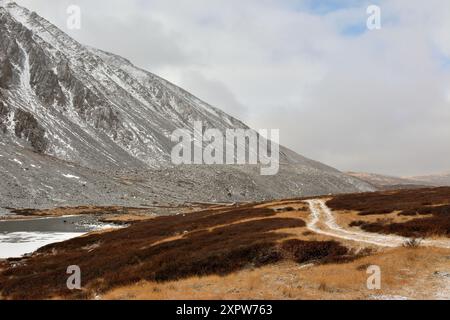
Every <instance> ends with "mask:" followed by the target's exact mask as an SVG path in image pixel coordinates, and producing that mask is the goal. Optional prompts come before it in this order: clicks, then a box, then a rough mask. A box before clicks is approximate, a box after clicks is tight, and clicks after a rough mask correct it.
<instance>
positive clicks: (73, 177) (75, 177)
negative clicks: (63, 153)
mask: <svg viewBox="0 0 450 320" xmlns="http://www.w3.org/2000/svg"><path fill="white" fill-rule="evenodd" d="M63 177H66V178H69V179H80V177H77V176H74V175H72V174H63Z"/></svg>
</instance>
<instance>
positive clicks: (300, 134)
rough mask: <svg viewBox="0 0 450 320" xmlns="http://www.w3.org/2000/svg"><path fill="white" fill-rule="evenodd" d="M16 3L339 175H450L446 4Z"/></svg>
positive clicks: (312, 0)
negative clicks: (77, 16) (372, 16)
mask: <svg viewBox="0 0 450 320" xmlns="http://www.w3.org/2000/svg"><path fill="white" fill-rule="evenodd" d="M17 2H18V3H19V4H21V5H24V6H26V7H28V8H29V9H31V10H34V11H36V12H37V13H39V14H40V15H41V16H43V17H45V18H47V19H48V20H50V21H51V22H53V23H55V24H56V25H57V26H59V27H60V28H61V29H63V30H64V31H66V32H67V33H69V34H70V35H71V36H73V37H74V38H75V39H77V40H78V41H80V42H82V43H85V44H88V45H91V46H95V47H98V48H101V49H104V50H108V51H111V52H114V53H117V54H120V55H122V56H124V57H126V58H128V59H130V60H131V61H132V62H133V63H135V64H136V65H138V66H140V67H143V68H145V69H147V70H149V71H152V72H154V73H156V74H158V75H160V76H162V77H164V78H166V79H168V80H170V81H172V82H174V83H176V84H178V85H179V86H181V87H183V88H185V89H187V90H188V91H190V92H192V93H193V94H195V95H197V96H198V97H200V98H202V99H204V100H206V101H207V102H209V103H210V104H213V105H215V106H217V107H219V108H221V109H223V110H225V111H226V112H228V113H230V114H231V115H233V116H236V117H238V118H240V119H241V120H243V121H245V122H246V123H247V124H249V125H250V126H252V127H254V128H256V129H258V128H279V129H280V130H281V131H280V136H281V142H282V143H283V144H284V145H286V146H288V147H290V148H292V149H293V150H295V151H297V152H299V153H300V154H303V155H305V156H307V157H310V158H313V159H315V160H319V161H322V162H325V163H327V164H329V165H332V166H334V167H336V168H338V169H340V170H353V171H368V172H376V173H385V174H393V175H404V176H406V175H417V174H427V173H438V172H448V171H450V161H449V159H450V1H448V0H428V1H423V0H385V1H383V0H380V1H375V0H373V1H364V0H359V1H355V0H340V1H338V0H322V1H321V0H298V1H296V0H95V1H92V0H70V1H66V0H18V1H17ZM70 4H75V5H79V6H80V8H81V14H82V15H81V17H82V20H81V23H82V25H81V29H80V30H68V29H67V24H66V21H67V17H68V15H67V13H66V10H67V7H68V6H69V5H70ZM370 4H375V5H378V6H379V7H380V8H381V23H382V25H381V29H380V30H368V29H367V27H366V20H367V18H368V15H367V13H366V10H367V7H368V6H369V5H370Z"/></svg>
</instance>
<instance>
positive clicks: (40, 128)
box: [0, 2, 372, 205]
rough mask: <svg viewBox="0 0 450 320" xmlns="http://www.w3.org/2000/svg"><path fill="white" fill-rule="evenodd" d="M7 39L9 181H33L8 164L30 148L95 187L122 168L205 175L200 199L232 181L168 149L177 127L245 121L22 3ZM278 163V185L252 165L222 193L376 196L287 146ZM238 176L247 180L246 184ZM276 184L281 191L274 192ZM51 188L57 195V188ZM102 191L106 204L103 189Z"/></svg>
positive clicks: (11, 13)
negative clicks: (180, 163) (72, 167)
mask: <svg viewBox="0 0 450 320" xmlns="http://www.w3.org/2000/svg"><path fill="white" fill-rule="evenodd" d="M0 4H1V2H0ZM0 42H1V43H2V46H1V47H0V141H3V145H2V144H0V151H2V149H3V155H4V156H3V157H0V166H1V167H2V168H8V170H6V172H7V173H8V175H7V176H6V177H4V179H2V180H3V183H7V182H8V181H16V180H17V179H19V180H20V179H22V178H27V177H28V178H30V179H31V178H32V177H31V176H30V175H31V173H30V170H23V168H22V167H21V166H18V167H17V168H15V169H14V168H11V163H10V162H11V161H13V162H14V159H16V158H14V157H12V156H10V152H17V153H19V154H23V153H27V154H28V152H29V151H30V149H31V150H32V151H34V152H35V153H36V154H35V155H34V156H35V157H40V156H42V157H45V156H46V155H50V156H53V157H56V158H58V159H59V160H58V161H56V160H55V161H56V162H54V163H53V162H50V163H49V164H48V168H47V170H46V173H45V174H46V175H48V177H49V179H50V180H52V179H51V178H53V175H52V173H51V172H52V169H53V165H56V163H58V164H57V165H56V166H59V165H62V166H65V165H66V162H64V161H68V162H70V163H74V164H76V165H77V166H80V168H83V170H86V173H87V174H86V182H89V180H91V181H93V183H94V184H95V178H94V176H95V175H94V176H92V177H91V176H90V174H89V173H90V172H91V171H92V170H96V171H98V172H102V173H107V174H108V175H111V176H114V175H115V174H116V171H117V170H121V171H124V168H126V170H130V171H132V172H134V171H133V170H136V169H139V170H140V174H141V175H144V174H145V172H147V174H151V175H156V176H158V175H157V174H154V172H158V170H163V169H162V168H166V170H171V171H173V172H174V174H175V175H177V174H178V173H179V172H188V171H189V170H191V171H193V172H195V173H196V177H197V176H202V174H206V176H209V177H210V179H212V181H203V180H200V181H199V185H198V187H199V194H196V193H194V194H192V195H191V194H190V197H189V199H192V196H193V197H194V199H197V198H199V199H200V198H201V199H204V198H206V199H216V198H222V197H221V196H220V195H215V194H213V193H212V191H210V190H208V189H206V188H207V187H208V186H209V185H208V184H211V183H212V185H213V186H214V185H221V180H222V179H224V178H222V177H218V176H216V175H215V174H214V172H215V169H213V168H211V167H208V166H201V167H200V168H196V169H195V170H194V169H192V167H184V168H181V167H179V168H167V167H171V161H170V152H171V150H172V147H173V146H174V143H172V142H171V140H170V135H171V133H172V132H173V131H174V130H176V129H183V128H184V129H190V130H192V127H193V121H202V123H203V125H204V127H206V128H217V129H219V130H222V131H223V130H225V129H227V128H247V126H246V125H245V124H243V123H242V122H240V121H239V120H237V119H235V118H233V117H231V116H229V115H227V114H225V113H224V112H222V111H220V110H219V109H217V108H214V107H212V106H210V105H208V104H206V103H205V102H203V101H201V100H199V99H198V98H196V97H194V96H192V95H191V94H189V93H188V92H186V91H185V90H183V89H181V88H178V87H177V86H175V85H173V84H171V83H169V82H168V81H166V80H164V79H161V78H160V77H158V76H156V75H153V74H151V73H149V72H147V71H145V70H142V69H139V68H137V67H135V66H133V65H132V64H131V63H130V62H129V61H128V60H126V59H124V58H121V57H119V56H116V55H114V54H110V53H107V52H103V51H100V50H97V49H94V48H90V47H86V46H83V45H82V44H80V43H78V42H77V41H75V40H73V39H72V38H70V37H69V36H68V35H66V34H65V33H64V32H62V31H61V30H59V29H58V28H57V27H55V26H54V25H52V24H51V23H50V22H48V21H46V20H45V19H43V18H41V17H40V16H38V15H37V14H36V13H34V12H30V11H28V10H27V9H25V8H22V7H20V6H18V5H16V4H15V3H7V4H3V5H1V6H0ZM6 146H8V148H13V149H14V150H15V151H12V150H11V149H7V147H6ZM21 150H22V151H21ZM24 150H26V151H24ZM250 152H256V150H250ZM11 158H12V159H11ZM17 160H19V159H17ZM19 161H21V162H22V160H19ZM61 161H62V162H61ZM43 162H45V161H43ZM280 162H281V163H282V164H283V166H287V168H288V169H283V170H282V171H284V172H285V173H286V174H285V175H284V176H283V175H282V174H280V175H277V176H275V177H271V178H270V179H269V178H267V179H263V178H261V177H259V176H258V172H257V170H255V168H253V167H251V166H248V167H246V168H245V169H244V171H245V172H243V171H242V168H241V167H236V166H227V167H226V169H224V170H226V171H227V172H230V173H232V176H236V178H239V179H236V180H233V179H232V180H229V181H226V180H224V181H223V183H225V184H227V185H228V187H225V188H224V189H221V190H222V191H223V190H226V189H227V188H228V189H230V188H231V186H234V188H235V189H239V190H240V191H239V192H238V193H239V194H241V196H237V195H234V194H233V192H231V194H232V195H231V196H229V194H230V192H228V191H226V192H224V193H225V194H226V195H227V196H226V198H227V199H229V200H236V199H241V200H242V199H260V198H265V197H271V196H272V197H275V196H276V197H282V196H292V195H300V194H305V195H306V194H310V193H314V194H317V193H329V192H333V193H335V192H355V191H367V190H372V188H371V187H370V186H369V185H368V184H365V183H363V182H361V181H360V180H358V179H355V178H351V177H348V176H346V175H344V174H342V173H340V172H339V171H337V170H335V169H333V168H331V167H329V166H326V165H324V164H321V163H319V162H316V161H313V160H310V159H307V158H305V157H302V156H300V155H298V154H296V153H295V152H293V151H291V150H289V149H286V148H284V147H280ZM16 164H18V163H17V162H16ZM46 165H47V164H46ZM152 170H153V171H152ZM287 173H289V174H287ZM3 174H5V172H3ZM182 176H183V175H182ZM240 177H243V178H244V179H243V180H242V181H241V179H240ZM189 178H190V179H194V180H195V177H189ZM261 179H262V180H261ZM31 180H33V179H31ZM161 180H162V181H159V182H160V183H167V185H166V189H167V190H168V191H167V193H170V194H171V195H170V197H172V198H186V194H184V195H183V194H181V195H180V194H179V192H183V190H179V189H177V188H175V187H174V185H173V184H172V182H170V181H166V180H165V178H164V177H161ZM169 180H170V179H169ZM175 180H176V179H175ZM33 181H34V180H33ZM58 181H59V176H58V179H56V180H55V185H53V186H52V187H53V188H55V189H58V188H61V187H62V188H64V185H63V184H60V183H59V182H58ZM255 181H259V183H260V184H259V185H257V187H256V189H258V190H261V192H260V193H258V192H256V191H255V193H254V194H252V193H251V192H248V193H245V192H244V194H245V195H242V192H243V191H242V190H246V189H249V190H250V189H251V188H250V187H249V186H250V185H254V184H257V183H258V182H255ZM214 183H215V184H214ZM234 183H236V184H237V185H234ZM20 185H21V187H23V188H25V189H27V188H28V189H30V190H31V191H30V190H28V191H26V192H24V197H25V199H28V198H30V197H31V196H30V195H29V194H30V193H28V195H27V192H31V194H35V190H37V189H39V188H40V186H36V185H35V184H34V183H29V185H28V186H24V185H23V182H21V183H20ZM268 185H273V186H274V189H268V190H266V189H267V187H268ZM292 185H293V186H301V185H303V186H304V187H303V188H300V187H298V189H302V190H301V191H297V192H296V190H295V187H292ZM202 186H203V187H202ZM171 188H172V189H171ZM119 189H120V188H119ZM63 190H64V189H63ZM202 190H203V191H202ZM47 192H48V197H49V198H52V192H51V191H48V190H47ZM96 192H97V193H98V196H99V197H100V198H101V196H102V193H101V191H96ZM63 193H64V192H63ZM94 193H95V192H94ZM119 193H120V192H119ZM68 194H69V195H66V196H65V197H63V198H65V199H66V200H67V201H71V200H72V199H73V197H74V196H73V195H70V192H69V193H68ZM4 196H6V195H4ZM31 198H32V199H33V205H34V204H36V205H38V204H39V203H40V202H41V200H42V199H41V198H42V197H40V196H38V195H35V196H33V197H31ZM95 199H97V200H98V198H95ZM113 200H114V199H112V200H111V201H113ZM17 201H18V200H17ZM46 203H47V202H46Z"/></svg>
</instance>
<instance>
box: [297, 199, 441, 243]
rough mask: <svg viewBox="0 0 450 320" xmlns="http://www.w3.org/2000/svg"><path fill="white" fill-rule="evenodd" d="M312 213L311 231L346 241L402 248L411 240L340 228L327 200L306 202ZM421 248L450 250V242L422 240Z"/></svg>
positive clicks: (309, 226)
mask: <svg viewBox="0 0 450 320" xmlns="http://www.w3.org/2000/svg"><path fill="white" fill-rule="evenodd" d="M305 202H306V203H308V205H309V208H310V211H311V219H310V220H309V222H308V223H307V227H308V229H309V230H311V231H313V232H316V233H319V234H323V235H327V236H331V237H335V238H340V239H345V240H351V241H357V242H364V243H368V244H372V245H377V246H381V247H391V248H394V247H400V246H402V245H404V244H405V243H406V242H407V241H409V240H411V238H406V237H401V236H396V235H384V234H378V233H368V232H363V231H356V230H347V229H344V228H342V227H341V226H339V225H338V224H337V222H336V219H335V217H334V215H333V212H332V211H331V209H330V208H329V207H328V206H327V205H326V203H325V200H322V199H312V200H307V201H305ZM420 245H421V246H430V247H439V248H450V241H446V240H421V242H420Z"/></svg>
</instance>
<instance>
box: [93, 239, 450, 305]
mask: <svg viewBox="0 0 450 320" xmlns="http://www.w3.org/2000/svg"><path fill="white" fill-rule="evenodd" d="M369 265H378V266H380V268H381V290H369V289H367V286H366V282H367V278H368V276H369V275H368V274H367V273H366V270H367V266H369ZM449 266H450V250H445V249H434V248H418V249H407V248H398V249H389V250H385V251H382V252H379V253H377V254H374V255H372V256H368V257H364V258H361V259H358V260H356V261H353V262H351V263H345V264H331V265H318V266H313V265H310V266H308V265H306V266H299V265H298V264H295V263H292V262H283V263H280V264H276V265H271V266H266V267H263V268H259V269H248V270H242V271H239V272H237V273H234V274H231V275H228V276H224V277H219V276H207V277H201V278H199V277H194V278H189V279H184V280H179V281H171V282H166V283H154V282H140V283H137V284H135V285H131V286H125V287H121V288H117V289H114V290H112V291H110V292H108V293H106V294H105V295H103V296H102V298H103V299H377V298H389V297H405V298H409V299H439V298H447V299H450V279H448V278H446V277H445V276H440V275H439V272H450V270H449Z"/></svg>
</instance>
